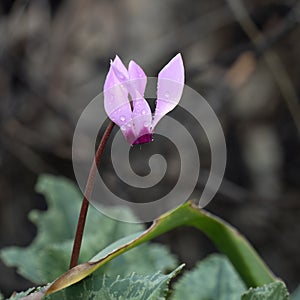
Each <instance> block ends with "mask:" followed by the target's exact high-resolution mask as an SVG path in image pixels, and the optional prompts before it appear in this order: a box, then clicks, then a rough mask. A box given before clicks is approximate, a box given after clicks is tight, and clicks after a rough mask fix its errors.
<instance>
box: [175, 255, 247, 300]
mask: <svg viewBox="0 0 300 300" xmlns="http://www.w3.org/2000/svg"><path fill="white" fill-rule="evenodd" d="M245 290H246V287H245V285H244V283H243V281H242V280H241V278H240V277H239V275H238V274H237V273H236V271H235V270H234V268H233V266H232V265H231V263H230V262H229V261H228V259H227V258H226V257H225V256H222V255H211V256H209V257H208V258H206V259H205V260H203V261H202V262H200V263H199V264H198V265H197V266H196V267H195V268H194V269H193V270H192V271H186V272H185V273H184V275H183V276H182V278H180V279H179V280H178V282H177V283H175V286H174V293H173V294H172V297H171V299H172V300H182V299H185V300H194V299H198V300H206V299H210V300H239V299H240V298H241V294H242V293H243V292H245Z"/></svg>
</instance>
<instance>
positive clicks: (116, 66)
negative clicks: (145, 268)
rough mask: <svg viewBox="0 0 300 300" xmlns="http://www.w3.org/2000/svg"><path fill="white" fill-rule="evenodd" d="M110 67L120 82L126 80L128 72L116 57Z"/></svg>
mask: <svg viewBox="0 0 300 300" xmlns="http://www.w3.org/2000/svg"><path fill="white" fill-rule="evenodd" d="M111 67H112V70H113V71H114V73H115V75H116V77H117V78H118V80H119V81H120V82H124V81H127V80H128V77H129V76H128V71H127V69H126V67H125V66H124V64H123V62H122V60H121V59H120V57H119V56H118V55H116V57H115V59H114V60H113V61H112V62H111Z"/></svg>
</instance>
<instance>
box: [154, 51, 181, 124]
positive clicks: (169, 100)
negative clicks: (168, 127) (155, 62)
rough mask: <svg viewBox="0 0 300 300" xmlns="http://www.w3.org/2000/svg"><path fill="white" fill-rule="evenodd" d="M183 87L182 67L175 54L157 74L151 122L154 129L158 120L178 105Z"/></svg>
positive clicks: (178, 55)
mask: <svg viewBox="0 0 300 300" xmlns="http://www.w3.org/2000/svg"><path fill="white" fill-rule="evenodd" d="M183 87H184V65H183V61H182V57H181V54H180V53H179V54H177V55H176V56H175V57H174V58H173V59H172V60H171V61H170V62H169V63H168V64H167V65H166V66H165V67H164V68H163V69H162V70H161V71H160V72H159V74H158V83H157V101H156V108H155V113H154V118H153V122H152V127H153V128H154V127H155V126H156V124H157V123H158V122H159V121H160V119H161V118H162V117H163V116H164V115H166V114H167V113H168V112H170V111H171V110H173V109H174V108H175V106H176V105H177V104H178V103H179V101H180V98H181V95H182V91H183Z"/></svg>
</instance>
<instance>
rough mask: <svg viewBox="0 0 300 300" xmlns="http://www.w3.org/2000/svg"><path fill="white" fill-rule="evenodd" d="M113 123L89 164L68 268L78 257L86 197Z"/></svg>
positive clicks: (87, 197) (92, 185)
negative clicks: (91, 162)
mask: <svg viewBox="0 0 300 300" xmlns="http://www.w3.org/2000/svg"><path fill="white" fill-rule="evenodd" d="M114 125H115V124H114V123H113V122H110V123H109V124H108V126H107V128H106V130H105V132H104V134H103V136H102V139H101V141H100V144H99V146H98V149H97V151H96V154H95V158H94V160H93V164H92V166H91V170H90V173H89V177H88V180H87V184H86V187H85V191H84V197H83V200H82V204H81V209H80V213H79V218H78V223H77V228H76V234H75V238H74V244H73V250H72V255H71V260H70V269H71V268H73V267H75V266H76V265H77V264H78V258H79V253H80V248H81V243H82V236H83V231H84V226H85V221H86V216H87V212H88V208H89V201H88V199H89V198H90V197H91V194H92V191H93V187H94V182H95V175H96V171H97V167H98V166H99V163H100V160H101V157H102V154H103V151H104V149H105V145H106V143H107V140H108V138H109V136H110V134H111V132H112V130H113V127H114Z"/></svg>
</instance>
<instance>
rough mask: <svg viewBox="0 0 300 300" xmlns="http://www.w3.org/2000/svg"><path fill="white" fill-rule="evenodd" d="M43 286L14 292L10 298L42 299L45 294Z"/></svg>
mask: <svg viewBox="0 0 300 300" xmlns="http://www.w3.org/2000/svg"><path fill="white" fill-rule="evenodd" d="M42 290H43V288H40V287H38V288H35V287H32V288H29V289H28V290H27V291H24V292H19V293H13V294H12V295H11V296H10V298H9V299H8V300H18V299H28V300H29V299H30V300H41V299H42V298H43V296H44V292H43V291H42Z"/></svg>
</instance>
